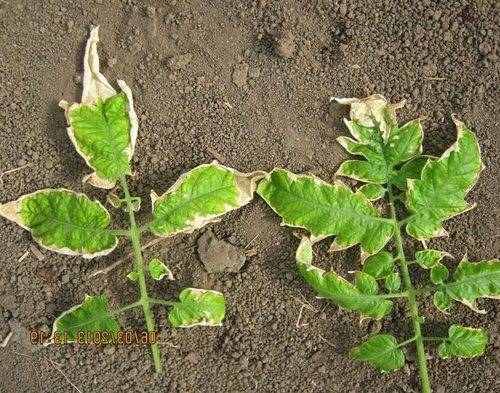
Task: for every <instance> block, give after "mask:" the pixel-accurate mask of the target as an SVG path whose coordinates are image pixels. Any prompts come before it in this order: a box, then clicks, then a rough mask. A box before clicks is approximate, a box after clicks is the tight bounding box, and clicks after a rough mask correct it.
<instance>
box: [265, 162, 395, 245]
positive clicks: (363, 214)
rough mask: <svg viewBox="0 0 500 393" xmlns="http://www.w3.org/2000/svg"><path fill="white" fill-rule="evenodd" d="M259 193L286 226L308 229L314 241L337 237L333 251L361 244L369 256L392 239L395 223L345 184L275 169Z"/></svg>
mask: <svg viewBox="0 0 500 393" xmlns="http://www.w3.org/2000/svg"><path fill="white" fill-rule="evenodd" d="M257 193H258V194H259V195H260V196H261V197H262V198H263V199H264V200H265V201H266V202H267V203H268V204H269V206H271V208H272V209H273V210H274V211H275V212H276V213H277V214H278V215H279V216H281V217H282V218H283V223H284V224H286V225H289V226H292V227H300V228H305V229H307V230H308V231H309V232H311V234H312V235H313V237H314V238H324V237H327V236H333V235H335V236H336V238H335V242H334V244H333V245H332V249H333V250H335V249H342V248H347V247H350V246H353V245H355V244H357V243H359V244H361V249H362V250H363V251H364V252H365V253H368V254H373V253H375V252H377V251H379V250H380V249H381V248H382V247H383V246H384V245H385V244H386V243H387V242H388V241H389V239H390V238H391V236H392V234H393V231H394V226H393V223H392V222H391V221H390V220H388V219H384V218H381V217H380V212H379V211H378V209H376V208H375V207H374V206H373V205H372V204H371V203H370V202H369V201H368V200H367V199H366V198H365V197H364V196H363V195H360V194H355V193H353V192H352V191H351V190H349V189H348V188H347V187H346V186H345V185H343V184H342V183H336V184H334V185H330V184H328V183H325V182H323V181H322V180H320V179H318V178H316V177H313V176H305V175H300V176H299V175H294V174H293V173H290V172H288V171H285V170H283V169H274V170H273V171H272V172H271V173H270V174H269V176H268V177H266V178H265V179H263V180H262V181H261V182H260V183H259V187H258V189H257Z"/></svg>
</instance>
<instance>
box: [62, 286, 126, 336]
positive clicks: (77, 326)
mask: <svg viewBox="0 0 500 393" xmlns="http://www.w3.org/2000/svg"><path fill="white" fill-rule="evenodd" d="M118 330H119V326H118V323H117V322H116V321H115V320H114V318H113V316H112V315H111V313H110V310H109V306H108V300H107V299H106V297H105V296H103V295H101V296H88V295H87V296H85V300H84V302H83V303H82V304H79V305H77V306H75V307H73V308H71V309H69V310H67V311H65V312H64V313H62V314H61V315H60V316H59V317H58V318H57V319H56V320H55V322H54V327H53V330H52V338H53V337H54V334H55V333H56V332H59V333H64V336H61V337H66V338H67V340H68V342H75V341H76V339H77V335H78V333H79V332H108V333H110V334H115V333H117V332H118Z"/></svg>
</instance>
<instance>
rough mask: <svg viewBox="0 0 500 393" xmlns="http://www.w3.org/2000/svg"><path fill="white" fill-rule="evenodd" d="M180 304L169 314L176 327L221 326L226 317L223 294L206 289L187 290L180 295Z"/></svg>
mask: <svg viewBox="0 0 500 393" xmlns="http://www.w3.org/2000/svg"><path fill="white" fill-rule="evenodd" d="M179 300H180V303H177V304H175V305H174V307H173V309H172V310H171V311H170V312H169V313H168V319H169V321H170V323H171V324H172V325H173V326H175V327H191V326H197V325H200V326H219V325H221V324H222V320H223V319H224V316H225V315H226V303H225V301H224V296H223V295H222V293H220V292H217V291H211V290H206V289H196V288H186V289H184V290H182V292H181V293H180V295H179Z"/></svg>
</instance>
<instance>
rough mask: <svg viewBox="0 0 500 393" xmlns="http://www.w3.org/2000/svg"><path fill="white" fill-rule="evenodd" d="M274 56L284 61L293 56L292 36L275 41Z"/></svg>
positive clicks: (288, 35)
mask: <svg viewBox="0 0 500 393" xmlns="http://www.w3.org/2000/svg"><path fill="white" fill-rule="evenodd" d="M275 51H276V54H277V55H278V56H280V57H283V58H284V59H289V58H290V57H292V56H293V53H294V52H295V43H294V41H293V36H292V35H291V34H287V35H285V36H283V37H281V38H279V39H278V40H277V41H276V46H275Z"/></svg>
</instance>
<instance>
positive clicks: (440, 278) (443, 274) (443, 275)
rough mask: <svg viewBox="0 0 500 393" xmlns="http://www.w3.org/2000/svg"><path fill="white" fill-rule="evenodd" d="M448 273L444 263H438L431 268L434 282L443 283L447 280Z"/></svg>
mask: <svg viewBox="0 0 500 393" xmlns="http://www.w3.org/2000/svg"><path fill="white" fill-rule="evenodd" d="M448 275H449V272H448V269H447V267H446V266H445V265H443V264H442V263H437V264H436V265H434V266H433V267H432V268H431V281H432V283H433V284H436V285H437V284H442V283H443V282H444V281H446V279H447V278H448Z"/></svg>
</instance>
